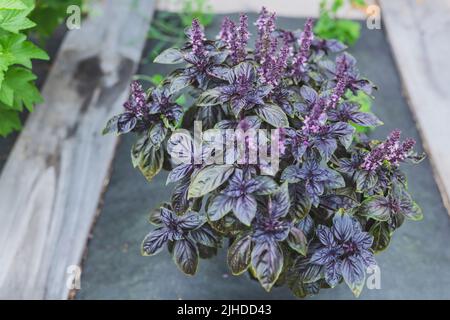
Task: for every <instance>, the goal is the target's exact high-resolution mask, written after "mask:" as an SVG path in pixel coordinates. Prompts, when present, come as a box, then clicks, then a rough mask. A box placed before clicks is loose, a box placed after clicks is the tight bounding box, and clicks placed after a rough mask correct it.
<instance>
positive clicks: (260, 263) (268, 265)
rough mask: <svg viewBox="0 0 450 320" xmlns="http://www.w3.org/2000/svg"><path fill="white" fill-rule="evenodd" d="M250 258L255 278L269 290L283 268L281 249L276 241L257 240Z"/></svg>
mask: <svg viewBox="0 0 450 320" xmlns="http://www.w3.org/2000/svg"><path fill="white" fill-rule="evenodd" d="M251 260H252V267H253V270H254V271H255V275H256V278H257V279H258V280H259V283H260V284H261V286H262V287H263V288H264V289H265V290H266V291H267V292H269V291H270V290H271V289H272V287H273V285H274V284H275V282H276V281H277V280H278V277H279V276H280V273H281V271H282V269H283V263H284V258H283V251H282V250H281V248H280V246H279V245H278V243H276V242H273V241H266V242H257V243H255V245H254V247H253V250H252V258H251Z"/></svg>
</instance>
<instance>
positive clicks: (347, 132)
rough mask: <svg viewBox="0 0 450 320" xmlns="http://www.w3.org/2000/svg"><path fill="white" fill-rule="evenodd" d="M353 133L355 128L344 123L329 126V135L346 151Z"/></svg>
mask: <svg viewBox="0 0 450 320" xmlns="http://www.w3.org/2000/svg"><path fill="white" fill-rule="evenodd" d="M354 133H355V128H354V127H353V126H352V125H350V124H348V123H345V122H338V123H335V124H333V125H332V126H331V128H330V134H332V135H333V136H334V137H337V138H338V139H339V141H340V142H341V144H342V145H343V146H344V147H345V148H346V149H348V148H349V147H350V145H351V143H352V141H353V134H354Z"/></svg>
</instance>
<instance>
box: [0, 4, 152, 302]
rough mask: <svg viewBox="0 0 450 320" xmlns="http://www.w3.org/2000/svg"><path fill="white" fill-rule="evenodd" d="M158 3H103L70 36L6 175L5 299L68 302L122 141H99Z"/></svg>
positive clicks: (1, 288)
mask: <svg viewBox="0 0 450 320" xmlns="http://www.w3.org/2000/svg"><path fill="white" fill-rule="evenodd" d="M153 11H154V1H153V0H139V1H123V0H103V1H100V0H99V1H96V2H95V3H94V10H93V14H92V17H91V18H89V19H87V20H86V21H82V25H81V29H79V30H73V31H70V32H68V34H67V36H66V38H65V39H64V41H63V44H62V46H61V49H60V52H59V54H58V56H57V58H56V61H55V63H54V65H53V67H52V69H51V71H50V74H49V76H48V78H47V81H46V83H45V85H44V87H43V96H44V98H45V103H44V104H42V105H40V106H37V107H36V111H35V112H34V113H33V114H31V115H30V117H29V119H28V121H27V123H26V126H25V128H24V130H23V131H22V133H21V134H20V137H19V138H18V140H17V142H16V144H15V146H14V149H13V150H12V152H11V154H10V157H9V158H8V161H7V163H6V165H5V167H4V170H3V172H2V175H1V176H0V298H6V299H11V298H15V299H23V298H27V299H66V298H67V297H68V293H69V288H68V287H67V286H66V282H67V279H68V274H67V273H66V272H67V268H68V267H69V266H71V265H79V264H80V261H81V258H82V255H83V252H84V248H85V245H86V241H87V239H88V235H89V231H90V228H91V225H92V223H93V220H94V218H95V215H96V212H97V208H98V203H99V200H100V197H101V193H102V190H103V189H104V185H105V180H106V179H107V177H108V170H109V167H110V164H111V161H112V158H113V156H114V151H115V146H116V143H117V139H118V138H117V137H113V136H108V137H103V136H102V135H101V133H100V132H101V129H102V128H103V126H104V124H105V122H106V120H107V119H108V118H109V117H110V116H112V115H113V114H116V113H118V112H119V110H120V109H121V104H122V103H123V101H124V100H125V99H126V97H127V95H128V85H129V83H130V80H131V77H132V75H133V74H134V72H135V71H136V68H137V66H138V64H139V61H140V57H141V53H142V50H143V47H144V43H145V39H146V33H147V30H148V26H149V23H150V20H151V17H152V15H153Z"/></svg>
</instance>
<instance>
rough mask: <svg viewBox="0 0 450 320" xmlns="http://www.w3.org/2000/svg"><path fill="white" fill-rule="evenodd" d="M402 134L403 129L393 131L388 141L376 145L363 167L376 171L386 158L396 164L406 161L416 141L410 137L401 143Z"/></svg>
mask: <svg viewBox="0 0 450 320" xmlns="http://www.w3.org/2000/svg"><path fill="white" fill-rule="evenodd" d="M400 134H401V131H400V130H398V129H395V130H394V131H392V132H391V133H390V134H389V136H388V138H387V139H386V141H384V142H382V143H381V144H379V145H378V146H376V147H375V148H374V149H373V150H372V151H371V152H370V153H369V154H368V155H367V156H366V158H365V159H364V162H363V164H362V168H363V169H365V170H367V171H375V170H376V169H378V168H379V167H380V166H381V165H382V164H383V161H385V160H386V161H388V162H389V163H390V164H392V165H394V166H397V165H398V164H399V163H400V162H401V161H404V160H405V159H406V158H407V157H408V156H409V155H410V154H411V151H412V148H413V147H414V145H415V143H416V142H415V141H414V140H413V139H411V138H410V139H407V140H405V141H404V142H403V143H400Z"/></svg>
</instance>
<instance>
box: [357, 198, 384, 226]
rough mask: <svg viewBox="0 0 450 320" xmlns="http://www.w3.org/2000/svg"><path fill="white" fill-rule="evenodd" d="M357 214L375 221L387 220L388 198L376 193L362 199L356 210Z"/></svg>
mask: <svg viewBox="0 0 450 320" xmlns="http://www.w3.org/2000/svg"><path fill="white" fill-rule="evenodd" d="M358 212H359V214H361V215H362V216H366V217H368V218H372V219H374V220H377V221H388V220H389V219H390V217H391V209H390V203H389V200H388V199H386V198H385V197H383V196H380V195H376V196H373V197H370V198H367V199H366V200H364V202H363V203H362V204H361V207H360V208H359V210H358Z"/></svg>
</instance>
